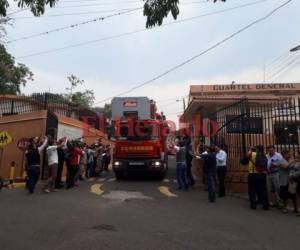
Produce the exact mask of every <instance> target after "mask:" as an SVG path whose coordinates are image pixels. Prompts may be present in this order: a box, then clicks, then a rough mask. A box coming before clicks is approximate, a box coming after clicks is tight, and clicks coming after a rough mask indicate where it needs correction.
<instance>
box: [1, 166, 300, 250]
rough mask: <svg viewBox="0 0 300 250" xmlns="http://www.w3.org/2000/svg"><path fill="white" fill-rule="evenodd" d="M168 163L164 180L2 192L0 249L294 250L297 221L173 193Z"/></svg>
mask: <svg viewBox="0 0 300 250" xmlns="http://www.w3.org/2000/svg"><path fill="white" fill-rule="evenodd" d="M171 166H172V167H171V169H170V171H169V173H168V176H167V178H166V180H164V181H158V180H136V179H133V180H126V181H120V182H119V181H116V180H115V179H114V178H113V174H112V173H109V174H107V175H104V176H103V177H102V178H100V179H95V180H93V181H85V182H82V183H80V187H78V188H76V189H73V190H68V191H67V190H62V191H60V192H58V193H52V194H42V193H40V192H37V193H36V194H34V195H33V196H28V195H26V193H25V191H24V190H22V189H17V190H6V189H5V190H2V191H0V249H1V250H14V249H20V250H27V249H28V250H29V249H30V250H35V249H38V250H43V249H72V250H76V249H80V250H82V249H100V250H106V249H116V250H119V249H120V250H122V249H126V250H134V249H138V250H141V249H149V250H150V249H151V250H152V249H153V250H154V249H155V250H157V249H163V250H167V249H170V250H177V249H180V250H181V249H182V250H187V249H197V250H198V249H222V250H223V249H237V250H241V249H243V250H246V249H251V250H253V249H259V250H262V249H280V250H283V249H298V248H299V241H300V218H297V217H296V216H294V215H293V214H289V215H283V214H282V213H280V212H279V211H277V210H273V211H263V210H258V211H252V210H249V209H248V203H247V202H246V201H244V200H240V199H237V198H231V197H227V198H223V199H220V200H217V203H216V204H210V203H208V202H207V195H206V193H205V192H203V191H201V190H200V189H196V190H192V191H188V192H187V191H176V189H175V188H176V184H175V183H174V178H175V171H174V162H173V161H172V162H171ZM160 190H161V191H162V192H163V193H162V192H161V191H160ZM91 191H92V192H91ZM168 191H169V192H170V193H168ZM173 194H175V195H176V196H173ZM168 195H169V196H168Z"/></svg>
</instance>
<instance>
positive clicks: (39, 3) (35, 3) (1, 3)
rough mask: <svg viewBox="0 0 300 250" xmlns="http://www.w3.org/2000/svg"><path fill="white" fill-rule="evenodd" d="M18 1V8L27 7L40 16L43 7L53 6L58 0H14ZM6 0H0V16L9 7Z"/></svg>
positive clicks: (3, 14)
mask: <svg viewBox="0 0 300 250" xmlns="http://www.w3.org/2000/svg"><path fill="white" fill-rule="evenodd" d="M14 2H16V3H18V7H19V8H29V9H30V10H31V12H32V13H33V14H34V15H35V16H40V15H42V14H44V13H45V7H46V6H50V7H54V6H55V4H56V3H57V2H58V0H14ZM9 6H10V5H9V2H8V0H0V16H6V15H7V9H8V7H9Z"/></svg>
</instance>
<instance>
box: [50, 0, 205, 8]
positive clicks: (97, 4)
mask: <svg viewBox="0 0 300 250" xmlns="http://www.w3.org/2000/svg"><path fill="white" fill-rule="evenodd" d="M62 3H64V2H62ZM137 3H138V4H144V3H145V2H143V1H142V0H140V1H124V2H105V3H94V4H79V5H65V6H56V7H55V8H56V9H66V8H82V7H97V6H109V5H124V4H137ZM204 3H209V1H203V0H202V1H190V2H181V3H179V5H189V4H204Z"/></svg>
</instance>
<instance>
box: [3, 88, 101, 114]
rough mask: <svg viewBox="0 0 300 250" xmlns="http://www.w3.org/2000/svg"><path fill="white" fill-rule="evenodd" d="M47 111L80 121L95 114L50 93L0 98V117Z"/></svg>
mask: <svg viewBox="0 0 300 250" xmlns="http://www.w3.org/2000/svg"><path fill="white" fill-rule="evenodd" d="M39 110H49V111H52V112H54V113H57V114H60V115H64V116H67V117H71V118H74V119H78V120H81V119H82V117H89V116H95V115H96V112H95V111H93V110H91V109H89V108H86V107H83V106H79V105H77V104H74V103H72V102H70V101H69V100H67V99H66V98H65V97H64V96H62V95H58V94H51V93H36V94H32V95H29V96H24V95H18V96H15V95H2V96H0V116H8V115H15V114H23V113H29V112H34V111H39Z"/></svg>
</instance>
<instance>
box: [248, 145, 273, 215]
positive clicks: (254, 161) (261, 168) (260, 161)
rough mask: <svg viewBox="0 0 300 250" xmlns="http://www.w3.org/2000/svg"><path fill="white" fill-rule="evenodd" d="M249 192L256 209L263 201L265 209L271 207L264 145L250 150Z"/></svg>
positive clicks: (252, 206) (251, 202) (251, 206)
mask: <svg viewBox="0 0 300 250" xmlns="http://www.w3.org/2000/svg"><path fill="white" fill-rule="evenodd" d="M248 159H249V163H248V172H249V175H248V193H249V201H250V208H251V209H254V210H255V209H256V208H257V204H258V203H261V204H262V205H263V209H264V210H268V209H269V201H268V191H267V176H266V173H267V164H268V159H267V158H266V156H265V154H264V147H263V146H261V145H259V146H257V147H256V148H251V149H250V150H249V152H248Z"/></svg>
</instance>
